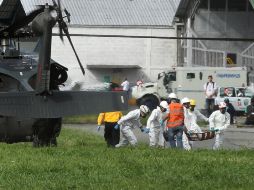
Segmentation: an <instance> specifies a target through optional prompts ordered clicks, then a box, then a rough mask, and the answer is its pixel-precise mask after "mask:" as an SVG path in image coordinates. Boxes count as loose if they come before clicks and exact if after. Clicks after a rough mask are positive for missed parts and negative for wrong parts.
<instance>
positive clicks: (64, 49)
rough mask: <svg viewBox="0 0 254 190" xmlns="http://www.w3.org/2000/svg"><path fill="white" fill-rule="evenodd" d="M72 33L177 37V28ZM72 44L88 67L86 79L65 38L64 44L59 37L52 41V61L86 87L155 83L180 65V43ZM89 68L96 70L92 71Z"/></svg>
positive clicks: (85, 40)
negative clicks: (66, 69) (104, 84)
mask: <svg viewBox="0 0 254 190" xmlns="http://www.w3.org/2000/svg"><path fill="white" fill-rule="evenodd" d="M53 32H55V33H57V32H58V29H54V31H53ZM69 32H70V33H71V34H105V35H133V36H136V35H140V36H150V35H152V36H176V33H175V29H173V28H158V29H148V28H140V29H137V28H69ZM72 41H73V44H74V46H75V48H76V50H77V53H78V55H79V57H80V60H81V62H82V64H83V66H84V67H85V70H86V75H85V76H82V73H81V71H80V70H79V66H78V62H77V61H76V58H75V56H74V53H73V51H72V50H71V46H70V45H69V42H68V41H67V38H64V44H63V43H62V42H61V40H60V38H59V37H57V36H54V37H53V40H52V58H53V59H54V60H55V61H57V62H59V63H60V64H62V65H64V66H66V67H68V68H69V75H70V81H71V82H84V83H85V84H94V83H98V82H103V81H107V80H113V81H115V82H121V81H122V80H123V79H124V78H125V77H127V78H128V79H129V81H130V82H131V83H135V82H136V80H138V79H143V80H144V81H155V80H156V79H157V74H158V73H159V72H161V71H164V70H166V69H168V68H169V67H171V66H173V65H176V49H177V48H176V40H162V39H150V38H148V39H145V38H139V39H137V38H112V37H111V38H108V37H107V38H99V37H83V36H72ZM89 67H93V68H92V69H89ZM107 67H108V68H107ZM138 67H139V68H138ZM70 81H69V82H70Z"/></svg>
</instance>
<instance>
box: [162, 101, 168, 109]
mask: <svg viewBox="0 0 254 190" xmlns="http://www.w3.org/2000/svg"><path fill="white" fill-rule="evenodd" d="M160 106H161V107H163V108H165V109H168V103H167V102H166V101H161V103H160Z"/></svg>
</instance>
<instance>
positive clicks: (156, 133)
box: [145, 101, 168, 147]
mask: <svg viewBox="0 0 254 190" xmlns="http://www.w3.org/2000/svg"><path fill="white" fill-rule="evenodd" d="M167 110H168V103H167V102H166V101H162V102H161V103H160V106H158V107H157V108H156V109H154V110H153V111H152V113H151V115H150V117H149V118H148V120H147V126H146V128H145V132H146V133H149V141H150V146H151V147H164V137H163V126H161V121H162V119H163V118H164V117H166V115H167Z"/></svg>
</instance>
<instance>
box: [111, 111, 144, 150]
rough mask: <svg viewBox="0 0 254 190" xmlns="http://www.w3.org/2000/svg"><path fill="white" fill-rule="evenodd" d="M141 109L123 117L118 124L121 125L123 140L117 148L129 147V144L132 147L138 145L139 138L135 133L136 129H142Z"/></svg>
mask: <svg viewBox="0 0 254 190" xmlns="http://www.w3.org/2000/svg"><path fill="white" fill-rule="evenodd" d="M140 116H141V113H140V109H136V110H133V111H130V112H129V113H128V114H127V115H125V116H123V117H122V118H121V119H120V120H119V121H118V122H117V123H118V124H119V125H120V131H121V133H122V139H121V141H120V142H119V144H117V145H116V146H115V147H117V148H118V147H122V146H127V145H128V144H129V143H130V145H132V146H135V145H136V144H137V142H138V141H137V138H136V136H135V135H134V133H133V131H132V130H133V129H134V128H136V127H142V124H141V122H140Z"/></svg>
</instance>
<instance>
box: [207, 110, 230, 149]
mask: <svg viewBox="0 0 254 190" xmlns="http://www.w3.org/2000/svg"><path fill="white" fill-rule="evenodd" d="M229 125H230V115H229V113H228V112H225V114H222V113H221V111H220V110H217V111H214V112H213V113H212V114H211V116H210V117H209V126H210V129H211V130H213V129H214V130H218V131H217V132H216V133H215V142H214V145H213V149H214V150H216V149H219V148H220V146H221V145H222V143H223V135H224V134H223V132H224V131H225V129H227V128H228V127H229Z"/></svg>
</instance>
